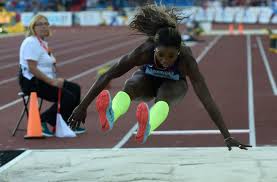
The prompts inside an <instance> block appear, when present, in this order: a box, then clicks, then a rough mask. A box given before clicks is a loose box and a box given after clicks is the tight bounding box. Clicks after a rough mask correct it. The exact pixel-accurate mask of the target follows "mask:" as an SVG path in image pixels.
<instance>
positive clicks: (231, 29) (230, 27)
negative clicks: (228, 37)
mask: <svg viewBox="0 0 277 182" xmlns="http://www.w3.org/2000/svg"><path fill="white" fill-rule="evenodd" d="M229 34H234V24H230V25H229Z"/></svg>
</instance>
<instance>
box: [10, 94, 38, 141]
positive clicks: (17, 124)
mask: <svg viewBox="0 0 277 182" xmlns="http://www.w3.org/2000/svg"><path fill="white" fill-rule="evenodd" d="M17 95H18V96H19V97H21V98H22V101H23V104H24V108H23V110H22V112H21V115H20V117H19V120H18V121H17V123H16V126H15V128H14V130H13V132H12V136H14V135H15V133H16V131H17V130H23V131H26V129H20V128H18V127H19V125H20V123H21V121H22V120H23V118H24V116H25V114H26V116H27V120H28V116H29V111H28V104H29V100H30V96H29V95H27V94H24V93H23V92H18V94H17ZM42 103H43V99H42V98H40V101H39V111H40V109H41V106H42Z"/></svg>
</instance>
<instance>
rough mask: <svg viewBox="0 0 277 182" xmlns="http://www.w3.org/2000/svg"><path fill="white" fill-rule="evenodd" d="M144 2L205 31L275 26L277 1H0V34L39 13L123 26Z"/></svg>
mask: <svg viewBox="0 0 277 182" xmlns="http://www.w3.org/2000/svg"><path fill="white" fill-rule="evenodd" d="M146 3H157V4H163V5H165V6H169V7H173V6H174V7H177V8H178V9H180V10H181V11H183V13H184V14H185V15H186V16H189V19H186V22H184V23H186V24H190V23H191V22H200V25H201V26H203V28H204V29H205V31H209V30H211V27H212V25H214V24H229V23H244V24H249V25H250V24H262V25H263V26H265V25H269V24H277V16H276V15H277V0H139V1H136V0H6V1H4V0H0V7H1V9H0V10H1V11H0V26H1V27H2V28H1V32H2V33H7V32H10V33H11V32H22V31H24V29H23V28H22V27H23V26H24V27H26V26H27V25H28V23H29V21H30V19H31V17H32V16H33V15H34V14H36V13H38V12H40V13H43V14H44V15H46V16H47V17H48V19H49V21H50V24H51V25H52V26H76V25H80V26H91V25H93V26H98V25H111V26H122V25H127V24H128V22H129V20H130V19H131V18H132V15H133V14H134V9H135V8H136V7H138V6H142V5H144V4H146ZM17 23H19V24H17Z"/></svg>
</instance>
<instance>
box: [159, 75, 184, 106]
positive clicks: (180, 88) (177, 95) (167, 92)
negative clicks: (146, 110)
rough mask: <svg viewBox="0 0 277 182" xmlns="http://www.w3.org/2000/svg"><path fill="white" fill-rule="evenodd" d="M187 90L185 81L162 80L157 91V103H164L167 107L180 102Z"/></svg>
mask: <svg viewBox="0 0 277 182" xmlns="http://www.w3.org/2000/svg"><path fill="white" fill-rule="evenodd" d="M187 90H188V85H187V81H186V80H177V81H176V80H167V79H166V80H164V81H163V83H162V84H161V86H160V88H159V89H158V91H157V97H156V100H155V101H156V102H157V101H166V102H167V103H168V104H169V105H172V104H176V103H177V102H179V101H181V100H182V99H183V98H184V96H185V94H186V92H187Z"/></svg>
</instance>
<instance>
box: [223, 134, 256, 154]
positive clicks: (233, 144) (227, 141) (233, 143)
mask: <svg viewBox="0 0 277 182" xmlns="http://www.w3.org/2000/svg"><path fill="white" fill-rule="evenodd" d="M224 141H225V144H226V146H227V147H228V149H229V151H230V150H232V147H238V148H240V149H243V150H248V148H247V147H252V146H251V145H245V144H242V143H240V142H239V141H237V140H235V139H234V138H233V137H228V138H226V139H225V140H224Z"/></svg>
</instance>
